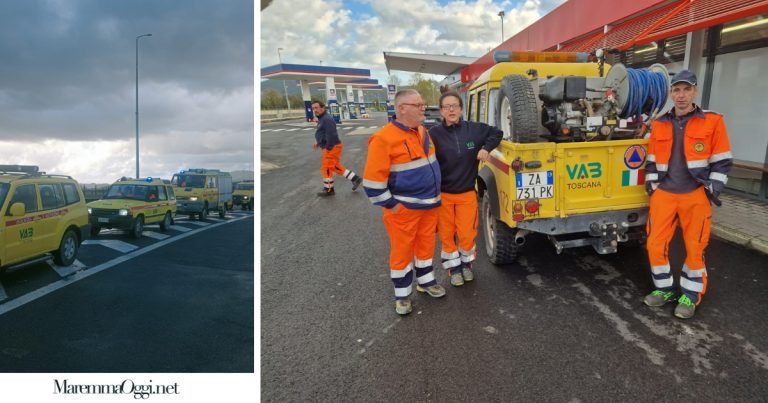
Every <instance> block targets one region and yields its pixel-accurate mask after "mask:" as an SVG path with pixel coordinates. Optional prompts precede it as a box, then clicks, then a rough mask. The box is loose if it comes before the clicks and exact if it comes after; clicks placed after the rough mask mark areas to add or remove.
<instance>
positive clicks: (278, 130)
mask: <svg viewBox="0 0 768 403" xmlns="http://www.w3.org/2000/svg"><path fill="white" fill-rule="evenodd" d="M283 130H285V129H273V130H272V131H273V132H281V131H283Z"/></svg>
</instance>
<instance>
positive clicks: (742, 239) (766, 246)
mask: <svg viewBox="0 0 768 403" xmlns="http://www.w3.org/2000/svg"><path fill="white" fill-rule="evenodd" d="M712 235H714V236H716V237H718V238H721V239H724V240H726V241H728V242H732V243H735V244H737V245H741V246H744V247H745V248H749V249H752V250H755V251H757V252H760V253H763V254H766V255H768V241H766V240H763V239H760V238H755V237H754V235H748V234H745V233H743V232H740V231H738V230H735V229H733V228H729V227H726V226H724V225H722V224H719V223H718V224H715V223H713V224H712Z"/></svg>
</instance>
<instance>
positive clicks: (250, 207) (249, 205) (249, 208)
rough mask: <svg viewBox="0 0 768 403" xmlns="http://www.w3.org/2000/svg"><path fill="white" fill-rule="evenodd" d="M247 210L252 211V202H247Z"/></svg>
mask: <svg viewBox="0 0 768 403" xmlns="http://www.w3.org/2000/svg"><path fill="white" fill-rule="evenodd" d="M248 210H250V211H253V200H251V201H249V202H248Z"/></svg>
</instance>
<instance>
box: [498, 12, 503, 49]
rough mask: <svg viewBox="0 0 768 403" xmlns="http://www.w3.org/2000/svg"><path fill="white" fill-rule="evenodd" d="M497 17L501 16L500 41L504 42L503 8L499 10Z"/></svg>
mask: <svg viewBox="0 0 768 403" xmlns="http://www.w3.org/2000/svg"><path fill="white" fill-rule="evenodd" d="M498 15H499V17H501V43H504V10H501V11H499V14H498Z"/></svg>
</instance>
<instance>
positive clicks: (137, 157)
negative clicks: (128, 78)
mask: <svg viewBox="0 0 768 403" xmlns="http://www.w3.org/2000/svg"><path fill="white" fill-rule="evenodd" d="M145 36H152V34H144V35H139V36H137V37H136V179H139V38H142V37H145Z"/></svg>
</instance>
